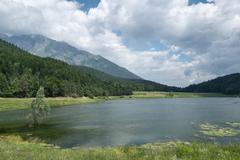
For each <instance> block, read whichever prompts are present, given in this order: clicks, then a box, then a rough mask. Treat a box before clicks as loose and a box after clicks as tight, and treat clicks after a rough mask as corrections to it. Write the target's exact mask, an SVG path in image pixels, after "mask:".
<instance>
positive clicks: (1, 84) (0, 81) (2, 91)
mask: <svg viewBox="0 0 240 160" xmlns="http://www.w3.org/2000/svg"><path fill="white" fill-rule="evenodd" d="M8 88H9V87H8V82H7V79H6V77H5V75H4V74H2V73H0V97H5V96H6V94H7V91H8Z"/></svg>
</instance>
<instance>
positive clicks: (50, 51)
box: [0, 34, 142, 79]
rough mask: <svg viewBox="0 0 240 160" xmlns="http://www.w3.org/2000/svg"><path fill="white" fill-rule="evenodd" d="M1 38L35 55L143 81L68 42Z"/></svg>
mask: <svg viewBox="0 0 240 160" xmlns="http://www.w3.org/2000/svg"><path fill="white" fill-rule="evenodd" d="M0 37H1V38H2V39H4V40H6V41H8V42H10V43H12V44H15V45H17V46H18V47H20V48H22V49H24V50H26V51H28V52H30V53H32V54H34V55H38V56H41V57H51V58H54V59H59V60H62V61H64V62H67V63H69V64H71V65H80V66H86V67H90V68H93V69H97V70H99V71H102V72H105V73H107V74H110V75H113V76H116V77H121V78H128V79H142V78H141V77H139V76H137V75H136V74H134V73H132V72H130V71H129V70H127V69H125V68H123V67H121V66H119V65H117V64H115V63H113V62H111V61H109V60H107V59H106V58H104V57H102V56H100V55H94V54H92V53H90V52H88V51H84V50H80V49H78V48H76V47H73V46H71V45H70V44H68V43H66V42H63V41H56V40H53V39H50V38H48V37H45V36H43V35H38V34H23V35H12V36H8V35H5V34H0Z"/></svg>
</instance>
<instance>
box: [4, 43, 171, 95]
mask: <svg viewBox="0 0 240 160" xmlns="http://www.w3.org/2000/svg"><path fill="white" fill-rule="evenodd" d="M40 86H42V87H44V88H45V95H46V96H47V97H62V96H72V97H80V96H88V97H94V96H110V95H111V96H119V95H130V94H132V91H133V90H143V91H153V90H154V91H156V90H167V89H168V88H167V86H164V85H161V84H157V83H154V82H150V81H145V80H127V79H121V78H116V77H113V76H110V75H107V74H105V73H102V72H100V71H96V70H93V69H89V68H86V67H81V66H79V67H76V66H71V65H68V64H67V63H64V62H62V61H59V60H56V59H52V58H42V57H38V56H34V55H32V54H30V53H28V52H26V51H24V50H22V49H20V48H18V47H16V46H15V45H13V44H10V43H8V42H6V41H3V40H0V97H35V96H36V93H37V90H38V89H39V87H40Z"/></svg>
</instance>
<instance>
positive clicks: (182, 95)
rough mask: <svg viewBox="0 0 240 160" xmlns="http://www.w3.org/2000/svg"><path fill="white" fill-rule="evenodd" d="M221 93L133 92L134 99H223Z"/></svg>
mask: <svg viewBox="0 0 240 160" xmlns="http://www.w3.org/2000/svg"><path fill="white" fill-rule="evenodd" d="M223 96H224V95H223V94H219V93H189V92H133V95H132V97H133V98H198V97H199V98H200V97H223Z"/></svg>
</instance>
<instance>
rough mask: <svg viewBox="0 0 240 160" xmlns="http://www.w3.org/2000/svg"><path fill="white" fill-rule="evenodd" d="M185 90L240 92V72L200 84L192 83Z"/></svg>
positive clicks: (232, 93) (231, 93)
mask: <svg viewBox="0 0 240 160" xmlns="http://www.w3.org/2000/svg"><path fill="white" fill-rule="evenodd" d="M183 91H186V92H210V93H211V92H212V93H223V94H228V95H234V94H240V73H232V74H227V75H224V76H220V77H217V78H215V79H212V80H208V81H205V82H202V83H199V84H192V85H190V86H188V87H186V88H184V89H183Z"/></svg>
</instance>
